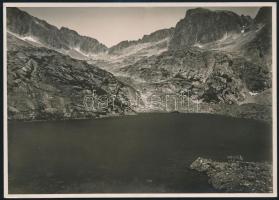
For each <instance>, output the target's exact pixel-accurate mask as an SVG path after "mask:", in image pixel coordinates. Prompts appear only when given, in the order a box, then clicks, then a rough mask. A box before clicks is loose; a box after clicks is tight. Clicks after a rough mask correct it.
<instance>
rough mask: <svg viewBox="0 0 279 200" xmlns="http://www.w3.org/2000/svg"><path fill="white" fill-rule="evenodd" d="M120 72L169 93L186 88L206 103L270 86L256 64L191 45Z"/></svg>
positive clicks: (234, 100)
mask: <svg viewBox="0 0 279 200" xmlns="http://www.w3.org/2000/svg"><path fill="white" fill-rule="evenodd" d="M121 71H122V72H123V74H128V75H129V76H131V77H133V78H134V79H138V80H141V81H143V82H148V83H149V84H157V85H159V87H161V88H163V87H166V89H167V88H169V89H168V92H174V93H181V92H183V91H186V90H188V91H189V92H190V96H192V97H193V96H195V99H200V100H203V101H205V102H215V103H218V102H223V103H237V102H240V101H243V100H244V98H245V95H246V94H247V93H248V92H249V91H250V92H261V91H263V90H265V89H267V88H270V87H271V80H270V73H269V72H268V71H267V70H265V69H263V68H262V67H261V66H259V65H256V64H253V63H251V62H249V61H247V60H245V59H244V58H241V57H234V56H233V55H229V54H223V53H221V52H212V51H201V50H200V49H197V48H190V47H189V48H187V49H186V48H185V49H184V50H175V51H166V52H164V53H162V54H160V55H158V56H152V57H149V58H147V59H142V60H140V61H138V62H136V63H135V64H133V65H131V66H127V67H125V68H122V69H121ZM171 88H173V89H171ZM166 92H167V91H166Z"/></svg>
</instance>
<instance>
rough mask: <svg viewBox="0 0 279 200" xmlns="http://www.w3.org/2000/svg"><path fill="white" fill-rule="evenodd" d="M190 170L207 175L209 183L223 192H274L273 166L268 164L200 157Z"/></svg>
mask: <svg viewBox="0 0 279 200" xmlns="http://www.w3.org/2000/svg"><path fill="white" fill-rule="evenodd" d="M190 168H191V169H193V170H196V171H198V172H203V173H206V174H207V175H208V176H209V183H211V185H212V186H213V187H214V188H215V189H218V190H220V191H222V192H245V193H267V192H272V164H270V163H267V162H262V163H260V162H245V161H242V160H239V159H233V160H231V159H230V160H229V161H227V162H217V161H213V160H211V159H205V158H201V157H199V158H197V159H196V160H195V161H194V162H193V163H192V164H191V166H190Z"/></svg>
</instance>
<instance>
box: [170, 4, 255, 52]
mask: <svg viewBox="0 0 279 200" xmlns="http://www.w3.org/2000/svg"><path fill="white" fill-rule="evenodd" d="M251 24H252V19H251V18H250V17H248V16H239V15H237V14H235V13H233V12H230V11H211V10H208V9H204V8H196V9H191V10H188V11H187V13H186V16H185V18H184V19H182V20H180V21H179V22H178V23H177V24H176V26H175V30H174V35H173V37H172V39H171V42H170V49H179V48H183V47H185V46H191V45H194V44H196V43H199V44H203V43H208V42H212V41H216V40H218V39H221V38H222V37H223V36H224V35H225V34H226V33H240V32H241V31H242V30H243V29H245V27H248V26H250V25H251Z"/></svg>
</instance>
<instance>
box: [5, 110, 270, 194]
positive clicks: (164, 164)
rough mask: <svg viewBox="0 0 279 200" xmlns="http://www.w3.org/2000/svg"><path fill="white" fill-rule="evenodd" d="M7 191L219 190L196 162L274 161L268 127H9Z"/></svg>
mask: <svg viewBox="0 0 279 200" xmlns="http://www.w3.org/2000/svg"><path fill="white" fill-rule="evenodd" d="M8 134H9V143H8V145H9V146H8V148H9V151H8V152H9V155H8V156H9V158H8V159H9V192H10V193H103V192H114V193H123V192H125V193H134V192H136V193H141V192H144V193H146V192H148V193H152V192H155V193H160V192H168V193H172V192H174V193H188V192H191V193H193V192H216V191H214V189H212V187H211V186H210V185H209V184H208V182H207V180H208V179H207V177H206V176H205V175H203V174H199V173H197V172H195V171H193V170H190V169H189V168H188V167H189V165H190V164H191V162H193V161H194V160H195V159H196V158H197V157H199V156H202V157H205V158H212V159H216V160H223V159H225V158H226V156H227V155H238V154H241V155H243V157H244V159H245V160H251V161H263V160H270V159H271V151H272V146H271V144H272V141H271V139H272V137H271V135H272V134H271V127H270V126H269V125H268V124H265V123H263V122H259V121H254V120H247V119H234V118H229V117H223V116H215V115H208V114H179V113H172V114H142V115H138V116H125V117H119V118H107V119H100V120H72V121H59V122H10V123H9V127H8Z"/></svg>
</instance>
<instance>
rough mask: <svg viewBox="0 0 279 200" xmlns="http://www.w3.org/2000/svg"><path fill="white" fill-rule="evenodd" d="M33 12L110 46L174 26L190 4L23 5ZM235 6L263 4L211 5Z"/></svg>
mask: <svg viewBox="0 0 279 200" xmlns="http://www.w3.org/2000/svg"><path fill="white" fill-rule="evenodd" d="M20 9H21V10H24V11H26V12H28V13H29V14H31V15H33V16H35V17H38V18H40V19H43V20H45V21H47V22H48V23H50V24H52V25H55V26H57V27H58V28H60V27H61V26H64V27H68V28H70V29H73V30H75V31H77V32H78V33H79V34H81V35H86V36H89V37H93V38H95V39H97V40H99V41H100V42H102V43H104V44H105V45H107V46H108V47H110V46H112V45H115V44H117V43H119V42H121V41H123V40H137V39H139V38H141V37H142V36H143V35H144V34H149V33H152V32H153V31H156V30H158V29H162V28H170V27H174V26H175V25H176V23H177V22H178V21H179V20H180V19H182V18H184V17H185V13H186V10H187V9H189V7H187V8H186V7H161V8H159V7H148V8H146V7H133V8H127V7H126V8H124V7H122V8H121V7H120V8H119V7H114V8H108V7H106V8H97V7H95V8H92V7H91V8H90V7H87V8H86V7H80V8H69V7H68V8H65V7H64V8H61V7H55V8H54V7H44V8H39V7H33V8H27V7H25V8H20ZM210 9H211V10H217V9H218V10H231V11H233V12H236V13H238V14H243V15H250V16H251V17H252V18H254V17H255V15H256V13H257V11H258V9H259V8H257V7H249V8H248V7H242V8H232V7H230V8H220V7H219V8H210Z"/></svg>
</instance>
